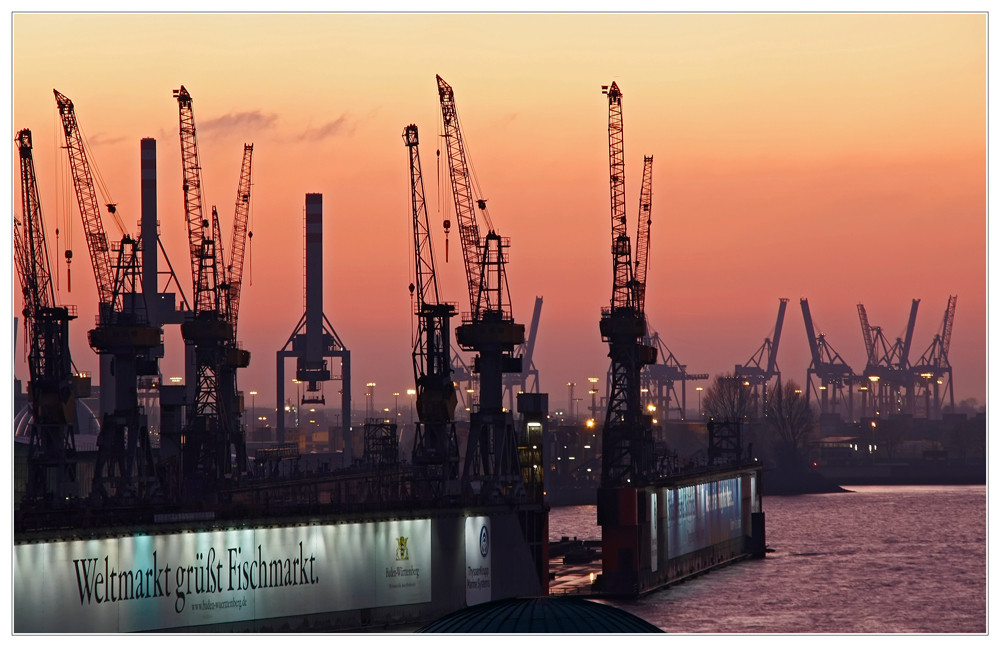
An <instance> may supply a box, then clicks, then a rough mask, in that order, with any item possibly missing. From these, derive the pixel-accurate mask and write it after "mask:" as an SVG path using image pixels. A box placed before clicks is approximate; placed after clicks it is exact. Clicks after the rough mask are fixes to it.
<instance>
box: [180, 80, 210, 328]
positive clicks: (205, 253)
mask: <svg viewBox="0 0 1000 647" xmlns="http://www.w3.org/2000/svg"><path fill="white" fill-rule="evenodd" d="M174 97H176V98H177V105H178V108H179V111H180V140H181V166H182V168H183V174H184V187H183V188H184V214H185V218H186V220H187V229H188V247H189V249H190V252H191V278H192V289H193V292H194V294H193V295H192V300H193V301H194V309H195V313H199V312H205V311H209V310H214V309H215V303H214V301H215V299H214V295H215V292H216V287H217V277H216V274H215V271H216V265H215V263H214V261H215V250H214V244H212V240H211V239H210V238H208V237H206V236H205V230H206V229H209V228H210V227H212V224H211V223H210V222H209V221H208V220H207V219H206V218H205V217H204V215H203V214H202V204H201V161H200V159H199V157H198V140H197V135H196V132H195V125H194V107H193V100H192V99H191V94H190V93H189V92H188V91H187V89H186V88H185V87H184V86H183V85H182V86H181V87H180V89H179V90H174Z"/></svg>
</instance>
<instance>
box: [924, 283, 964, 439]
mask: <svg viewBox="0 0 1000 647" xmlns="http://www.w3.org/2000/svg"><path fill="white" fill-rule="evenodd" d="M957 304H958V295H955V296H950V297H948V305H947V307H945V310H944V317H943V319H942V320H941V328H940V331H939V332H938V333H937V334H936V335H934V339H933V341H931V345H930V346H928V348H927V350H925V351H924V353H923V355H921V356H920V359H919V360H917V363H916V364H915V365H914V366H913V375H914V380H915V381H916V383H917V385H918V388H917V399H918V400H922V401H923V403H924V412H925V415H926V416H927V417H928V418H930V419H933V420H940V419H941V414H942V413H943V411H944V402H945V398H948V406H949V407H950V410H951V411H954V410H955V391H954V387H953V386H952V381H951V362H950V361H949V359H948V351H949V350H950V348H951V331H952V329H953V328H954V327H955V306H956V305H957Z"/></svg>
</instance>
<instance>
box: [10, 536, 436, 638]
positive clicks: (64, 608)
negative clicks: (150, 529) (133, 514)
mask: <svg viewBox="0 0 1000 647" xmlns="http://www.w3.org/2000/svg"><path fill="white" fill-rule="evenodd" d="M431 551H432V548H431V521H430V520H429V519H411V520H402V521H385V522H378V523H359V524H338V525H329V526H295V527H288V528H259V529H241V530H223V531H216V532H186V533H179V534H171V535H139V536H134V537H122V538H115V539H95V540H89V541H73V542H53V543H39V544H21V545H17V546H15V547H14V631H15V632H17V633H22V632H25V633H31V632H43V633H56V632H72V633H83V632H100V633H117V632H131V631H150V630H157V629H168V628H173V627H185V626H195V625H203V624H213V623H222V622H236V621H243V620H254V619H260V618H273V617H280V616H286V615H305V614H310V613H323V612H330V611H344V610H349V609H361V608H370V607H380V606H390V605H397V604H414V603H419V602H429V601H430V600H431Z"/></svg>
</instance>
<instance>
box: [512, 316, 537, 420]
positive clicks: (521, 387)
mask: <svg viewBox="0 0 1000 647" xmlns="http://www.w3.org/2000/svg"><path fill="white" fill-rule="evenodd" d="M541 318H542V297H535V308H534V310H533V311H532V313H531V323H529V324H528V336H527V337H526V338H525V340H524V343H522V344H520V345H519V346H518V347H517V348H516V349H515V351H514V354H515V355H520V356H521V367H522V368H523V369H524V370H523V371H521V372H520V373H506V374H504V379H503V387H504V399H505V400H506V401H507V409H508V410H509V411H513V410H514V406H515V402H516V400H517V395H518V394H519V393H539V384H538V367H536V366H535V340H537V339H538V323H539V321H541Z"/></svg>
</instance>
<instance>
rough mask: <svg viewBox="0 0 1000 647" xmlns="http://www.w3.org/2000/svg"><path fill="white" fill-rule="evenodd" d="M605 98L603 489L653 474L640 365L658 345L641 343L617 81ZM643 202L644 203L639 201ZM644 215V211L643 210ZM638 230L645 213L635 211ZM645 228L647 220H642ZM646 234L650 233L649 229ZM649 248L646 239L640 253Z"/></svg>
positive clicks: (639, 263)
mask: <svg viewBox="0 0 1000 647" xmlns="http://www.w3.org/2000/svg"><path fill="white" fill-rule="evenodd" d="M602 91H603V92H604V93H605V94H606V95H607V97H608V150H609V165H610V180H611V258H612V276H613V284H612V290H611V306H610V307H609V308H602V310H601V324H600V328H601V337H602V338H603V340H604V341H606V342H607V343H608V347H609V352H608V356H609V357H610V358H611V370H610V380H609V390H608V408H607V413H606V415H605V422H604V436H603V453H602V458H603V460H602V472H601V485H602V487H603V488H611V487H622V486H628V485H633V486H635V485H639V484H642V483H645V482H648V481H649V480H650V479H652V478H653V477H654V476H655V474H654V471H655V457H654V454H653V437H652V430H651V427H650V422H651V417H650V416H649V415H647V414H646V413H644V412H643V411H642V408H641V400H640V388H641V386H640V373H641V371H642V367H643V366H645V365H648V364H653V363H655V362H656V348H655V347H654V346H651V345H648V344H646V343H643V339H644V337H646V335H647V328H646V314H645V311H644V310H643V305H642V304H643V301H644V297H645V285H644V284H643V285H640V283H639V280H638V278H637V277H636V274H635V272H636V268H642V272H643V279H644V274H645V264H646V259H645V258H644V256H643V257H638V256H637V259H636V264H635V265H634V266H633V264H632V262H633V261H632V248H631V241H630V240H629V237H628V234H627V232H626V224H627V223H626V215H625V150H624V138H623V122H622V103H621V98H622V93H621V90H619V88H618V84H617V83H612V84H611V87H610V88H609V87H608V86H603V87H602ZM640 206H642V202H640ZM646 216H647V218H648V214H646ZM639 223H640V224H639V227H640V229H639V232H640V233H641V232H642V227H643V215H640V216H639ZM646 227H647V229H646V231H647V232H648V222H647V224H646ZM647 235H648V234H647ZM646 250H648V241H647V243H646V244H645V246H644V249H643V255H644V254H645V253H646Z"/></svg>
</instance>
